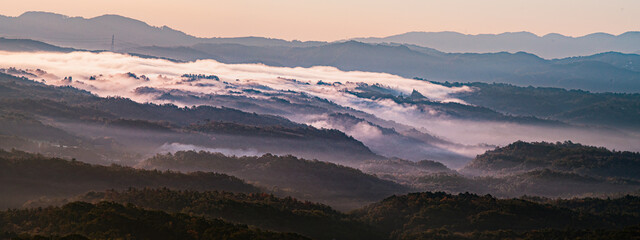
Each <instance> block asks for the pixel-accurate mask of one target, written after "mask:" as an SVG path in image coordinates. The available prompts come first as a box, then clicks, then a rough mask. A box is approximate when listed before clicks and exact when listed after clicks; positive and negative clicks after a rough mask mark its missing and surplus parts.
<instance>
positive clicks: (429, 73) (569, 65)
mask: <svg viewBox="0 0 640 240" xmlns="http://www.w3.org/2000/svg"><path fill="white" fill-rule="evenodd" d="M126 51H127V52H132V53H138V54H144V55H151V56H158V57H166V58H172V59H178V60H185V61H193V60H197V59H215V60H217V61H221V62H224V63H263V64H266V65H271V66H284V67H312V66H334V67H337V68H339V69H341V70H345V71H372V72H385V73H392V74H396V75H399V76H403V77H406V78H414V77H419V78H425V79H428V80H435V81H442V82H444V81H457V82H473V81H479V82H488V83H492V82H502V83H510V84H515V85H520V86H529V85H532V86H543V87H560V88H568V89H583V90H589V91H595V92H639V91H640V85H639V84H638V82H640V80H638V79H640V73H639V72H638V71H637V69H636V68H634V67H633V66H629V64H628V62H632V60H631V59H632V58H635V57H637V55H634V54H628V55H623V54H618V55H615V54H609V55H608V56H607V57H603V56H598V55H596V56H593V57H584V58H572V59H560V60H545V59H542V58H539V57H537V56H535V55H533V54H528V53H524V52H517V53H506V52H499V53H485V54H476V53H442V52H434V51H424V50H421V49H417V48H415V47H410V46H404V45H386V44H367V43H361V42H355V41H348V42H341V43H329V44H326V45H322V46H312V47H261V46H245V45H239V44H197V45H194V46H192V47H175V48H167V47H155V46H154V47H140V48H132V49H127V50H126ZM625 62H626V63H625Z"/></svg>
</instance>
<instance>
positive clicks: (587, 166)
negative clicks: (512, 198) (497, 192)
mask: <svg viewBox="0 0 640 240" xmlns="http://www.w3.org/2000/svg"><path fill="white" fill-rule="evenodd" d="M535 169H550V170H553V171H559V172H566V173H574V174H579V175H584V176H591V177H600V178H627V179H634V180H638V179H639V176H640V153H634V152H619V151H610V150H608V149H606V148H603V147H592V146H585V145H582V144H577V143H572V142H569V141H567V142H563V143H560V142H558V143H546V142H534V143H527V142H522V141H518V142H515V143H512V144H509V145H508V146H505V147H502V148H496V149H495V150H492V151H487V152H486V153H484V154H482V155H479V156H478V157H476V158H475V159H474V160H473V161H472V162H471V163H469V165H467V166H466V168H465V170H469V171H474V170H478V171H487V172H495V173H513V172H523V171H531V170H535Z"/></svg>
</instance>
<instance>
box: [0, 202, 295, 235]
mask: <svg viewBox="0 0 640 240" xmlns="http://www.w3.org/2000/svg"><path fill="white" fill-rule="evenodd" d="M0 238H2V239H176V240H177V239H180V240H182V239H264V240H270V239H286V240H289V239H291V240H293V239H308V238H305V237H302V236H300V235H297V234H292V233H275V232H269V231H261V230H259V229H254V228H249V227H247V226H246V225H235V224H231V223H228V222H225V221H222V220H218V219H211V218H209V219H206V218H203V217H197V216H191V215H187V214H181V213H174V214H169V213H166V212H162V211H152V210H145V209H142V208H138V207H135V206H132V205H126V206H125V205H120V204H117V203H110V202H100V203H97V204H90V203H84V202H73V203H69V204H66V205H64V206H61V207H48V208H38V209H25V210H10V211H2V212H0Z"/></svg>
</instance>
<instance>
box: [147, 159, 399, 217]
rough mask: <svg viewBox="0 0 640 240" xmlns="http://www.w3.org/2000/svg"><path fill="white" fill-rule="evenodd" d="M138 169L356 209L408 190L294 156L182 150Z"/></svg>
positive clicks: (340, 167) (389, 182)
mask: <svg viewBox="0 0 640 240" xmlns="http://www.w3.org/2000/svg"><path fill="white" fill-rule="evenodd" d="M138 166H140V167H143V168H147V169H161V170H165V169H171V170H177V171H184V172H192V171H212V172H220V173H225V174H230V175H233V176H237V177H239V178H242V179H245V180H247V181H249V182H251V183H253V184H256V185H259V186H264V187H266V188H267V189H274V190H275V191H281V192H282V193H281V194H286V195H291V196H295V197H297V198H301V199H307V200H313V201H318V202H323V203H328V204H331V205H332V206H335V207H339V208H343V209H353V208H355V207H359V206H362V205H364V204H366V203H371V202H374V201H377V200H380V199H382V198H384V197H386V196H389V195H391V194H397V193H403V192H407V191H409V189H408V188H406V187H404V186H402V185H399V184H397V183H394V182H391V181H387V180H381V179H379V178H377V177H375V176H372V175H369V174H365V173H362V172H361V171H360V170H356V169H353V168H349V167H344V166H340V165H336V164H333V163H327V162H321V161H317V160H315V161H309V160H304V159H299V158H296V157H294V156H274V155H271V154H265V155H262V156H261V157H250V156H244V157H235V156H234V157H228V156H225V155H223V154H220V153H209V152H202V151H201V152H195V151H180V152H176V153H174V154H164V155H156V156H155V157H152V158H150V159H147V160H145V161H143V162H141V163H140V164H139V165H138Z"/></svg>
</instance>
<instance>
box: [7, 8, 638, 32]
mask: <svg viewBox="0 0 640 240" xmlns="http://www.w3.org/2000/svg"><path fill="white" fill-rule="evenodd" d="M0 6H2V7H1V8H0V14H1V15H5V16H18V15H20V14H22V13H24V12H26V11H48V12H55V13H60V14H64V15H68V16H82V17H86V18H90V17H95V16H100V15H104V14H118V15H123V16H127V17H131V18H135V19H138V20H142V21H144V22H147V23H148V24H150V25H153V26H165V25H166V26H169V27H171V28H174V29H177V30H181V31H183V32H186V33H188V34H191V35H195V36H198V37H240V36H261V37H271V38H281V39H286V40H303V41H308V40H318V41H334V40H341V39H347V38H354V37H384V36H389V35H394V34H400V33H405V32H411V31H427V32H435V31H456V32H461V33H466V34H481V33H502V32H518V31H529V32H533V33H535V34H538V35H544V34H547V33H560V34H563V35H568V36H583V35H586V34H589V33H594V32H606V33H611V34H620V33H623V32H626V31H639V30H640V1H638V0H386V1H382V0H322V1H315V0H314V1H312V0H267V1H265V0H19V1H18V0H0Z"/></svg>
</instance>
